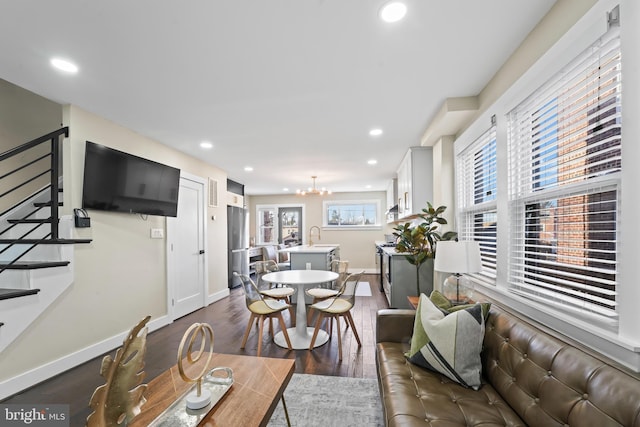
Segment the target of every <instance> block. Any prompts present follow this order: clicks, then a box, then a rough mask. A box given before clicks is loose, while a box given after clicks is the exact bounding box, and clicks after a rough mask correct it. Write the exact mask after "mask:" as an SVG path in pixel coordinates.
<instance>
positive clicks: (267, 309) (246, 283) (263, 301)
mask: <svg viewBox="0 0 640 427" xmlns="http://www.w3.org/2000/svg"><path fill="white" fill-rule="evenodd" d="M233 275H234V276H236V277H238V278H239V279H240V281H241V282H242V290H243V292H244V296H245V302H246V304H247V308H248V309H249V311H250V312H251V317H250V318H249V323H247V329H246V330H245V332H244V338H242V345H241V346H240V348H241V349H244V347H245V345H246V344H247V338H249V332H250V331H251V326H252V325H253V322H254V321H256V320H257V321H258V323H259V326H260V328H259V335H258V354H257V356H258V357H259V356H260V353H261V352H262V334H263V328H264V321H265V320H266V319H269V332H270V334H271V338H272V339H273V323H272V319H273V318H274V317H275V318H276V319H278V322H280V328H281V329H282V333H283V335H284V338H285V341H286V343H287V348H288V349H289V350H291V341H290V340H289V334H288V333H287V326H286V325H285V323H284V318H283V317H282V312H283V311H284V310H286V309H288V308H289V307H290V305H289V304H287V303H286V302H284V301H282V300H276V299H273V298H265V297H264V296H263V295H262V293H260V291H259V290H258V287H257V286H256V284H255V283H254V282H253V280H251V278H250V277H249V276H247V275H246V274H238V273H236V272H234V273H233Z"/></svg>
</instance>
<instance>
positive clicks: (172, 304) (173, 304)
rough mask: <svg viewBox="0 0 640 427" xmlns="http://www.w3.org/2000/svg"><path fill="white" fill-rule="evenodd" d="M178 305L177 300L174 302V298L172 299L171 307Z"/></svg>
mask: <svg viewBox="0 0 640 427" xmlns="http://www.w3.org/2000/svg"><path fill="white" fill-rule="evenodd" d="M175 305H176V300H174V299H173V298H171V306H172V307H173V306H175Z"/></svg>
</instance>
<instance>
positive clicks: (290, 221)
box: [278, 207, 302, 246]
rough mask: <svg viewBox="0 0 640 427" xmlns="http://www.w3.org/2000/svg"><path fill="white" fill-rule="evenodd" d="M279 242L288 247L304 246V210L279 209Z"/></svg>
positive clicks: (292, 208)
mask: <svg viewBox="0 0 640 427" xmlns="http://www.w3.org/2000/svg"><path fill="white" fill-rule="evenodd" d="M278 219H279V221H278V241H279V242H280V243H284V244H285V245H287V246H298V245H301V244H302V208H301V207H280V208H278Z"/></svg>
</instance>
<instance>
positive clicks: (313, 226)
mask: <svg viewBox="0 0 640 427" xmlns="http://www.w3.org/2000/svg"><path fill="white" fill-rule="evenodd" d="M314 228H315V229H316V230H318V240H321V239H320V227H318V226H317V225H312V226H311V227H310V228H309V246H313V239H312V238H311V237H312V236H313V229H314Z"/></svg>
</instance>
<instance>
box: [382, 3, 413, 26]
mask: <svg viewBox="0 0 640 427" xmlns="http://www.w3.org/2000/svg"><path fill="white" fill-rule="evenodd" d="M406 13H407V6H405V4H404V3H401V2H399V1H392V2H389V3H387V4H385V5H384V6H382V9H380V19H382V20H383V21H384V22H397V21H399V20H401V19H402V18H404V15H405V14H406Z"/></svg>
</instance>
